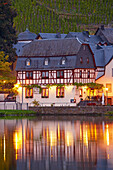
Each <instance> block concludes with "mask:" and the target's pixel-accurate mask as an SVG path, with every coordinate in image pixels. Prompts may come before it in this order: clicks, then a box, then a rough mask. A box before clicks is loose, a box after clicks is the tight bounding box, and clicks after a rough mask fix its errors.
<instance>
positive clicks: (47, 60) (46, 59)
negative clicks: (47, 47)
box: [44, 58, 49, 66]
mask: <svg viewBox="0 0 113 170" xmlns="http://www.w3.org/2000/svg"><path fill="white" fill-rule="evenodd" d="M48 63H49V59H48V58H45V61H44V65H45V66H47V65H48Z"/></svg>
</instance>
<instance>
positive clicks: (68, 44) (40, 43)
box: [19, 38, 81, 57]
mask: <svg viewBox="0 0 113 170" xmlns="http://www.w3.org/2000/svg"><path fill="white" fill-rule="evenodd" d="M80 47H81V43H80V41H78V40H77V39H76V38H74V39H53V40H34V41H32V42H31V43H28V44H26V45H24V46H23V49H22V50H21V53H20V54H19V56H27V57H31V56H32V57H33V56H36V57H37V56H49V57H50V56H63V55H66V56H67V55H75V54H77V53H78V51H79V49H80Z"/></svg>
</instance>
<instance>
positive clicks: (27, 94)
mask: <svg viewBox="0 0 113 170" xmlns="http://www.w3.org/2000/svg"><path fill="white" fill-rule="evenodd" d="M25 97H26V98H33V89H27V88H26V89H25Z"/></svg>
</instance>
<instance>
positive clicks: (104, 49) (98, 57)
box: [90, 44, 113, 67]
mask: <svg viewBox="0 0 113 170" xmlns="http://www.w3.org/2000/svg"><path fill="white" fill-rule="evenodd" d="M90 47H91V49H92V51H93V53H94V58H95V62H96V66H97V67H104V66H105V65H106V64H107V63H108V62H109V61H110V60H111V58H112V56H113V46H100V48H99V47H98V45H95V44H90Z"/></svg>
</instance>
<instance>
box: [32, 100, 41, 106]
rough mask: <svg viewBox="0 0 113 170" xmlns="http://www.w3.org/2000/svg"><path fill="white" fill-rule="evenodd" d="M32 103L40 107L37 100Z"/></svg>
mask: <svg viewBox="0 0 113 170" xmlns="http://www.w3.org/2000/svg"><path fill="white" fill-rule="evenodd" d="M32 103H33V104H34V106H40V104H39V101H37V100H36V99H35V100H34V101H33V102H32Z"/></svg>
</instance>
